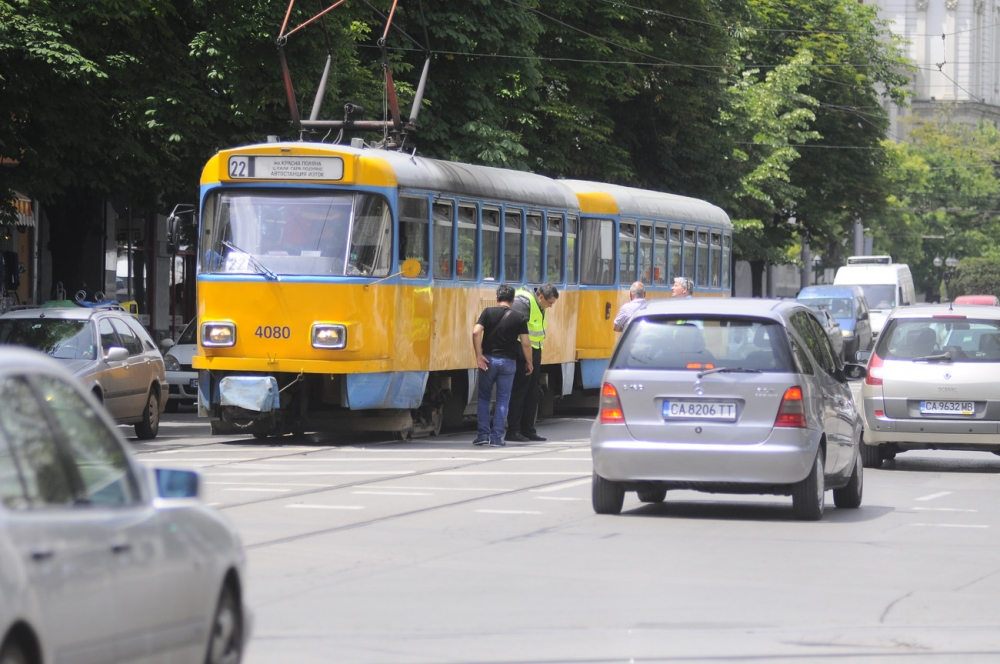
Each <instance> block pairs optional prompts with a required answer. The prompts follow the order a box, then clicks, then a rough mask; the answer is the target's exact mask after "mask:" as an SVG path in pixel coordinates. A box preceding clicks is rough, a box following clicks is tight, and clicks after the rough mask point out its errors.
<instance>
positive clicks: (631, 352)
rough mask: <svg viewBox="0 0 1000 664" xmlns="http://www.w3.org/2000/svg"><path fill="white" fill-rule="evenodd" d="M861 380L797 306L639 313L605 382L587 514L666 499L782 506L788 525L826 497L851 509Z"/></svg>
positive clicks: (857, 494)
mask: <svg viewBox="0 0 1000 664" xmlns="http://www.w3.org/2000/svg"><path fill="white" fill-rule="evenodd" d="M864 373H865V369H864V367H862V366H859V365H856V364H852V365H846V366H845V365H842V364H841V362H840V360H839V358H838V357H837V355H836V353H835V352H834V350H833V347H832V345H831V344H830V341H829V338H828V337H827V335H826V333H825V332H824V331H823V327H822V326H821V325H820V322H819V321H818V320H817V319H816V316H815V315H814V314H813V312H812V311H811V310H810V309H808V308H807V307H805V306H804V305H802V304H800V303H798V302H795V301H789V300H758V299H745V300H743V299H733V300H728V299H727V300H722V299H718V300H716V299H712V300H709V299H697V300H681V301H679V302H678V301H676V300H666V301H651V302H649V303H648V304H647V305H646V307H645V308H644V309H642V310H640V311H639V312H638V313H637V314H636V316H635V318H633V319H632V322H631V323H630V325H629V327H628V329H627V330H626V331H625V333H624V334H623V335H622V338H621V339H620V341H619V343H618V346H617V347H616V349H615V352H614V354H613V355H612V358H611V362H610V365H609V367H608V369H607V371H606V372H605V375H604V385H603V387H602V390H601V404H600V412H599V414H598V417H597V420H596V421H595V422H594V425H593V427H592V428H591V434H590V436H591V451H592V454H593V460H594V475H593V487H592V499H593V506H594V510H595V511H596V512H597V513H598V514H617V513H619V512H620V511H621V509H622V504H623V500H624V495H625V492H626V491H635V492H637V493H638V495H639V500H641V501H643V502H660V501H662V500H664V498H665V496H666V493H667V491H668V490H670V489H695V490H701V491H710V492H719V493H767V494H776V495H791V496H792V508H793V512H794V514H795V516H796V517H797V518H799V519H811V520H815V519H819V518H821V517H822V515H823V509H824V504H825V498H824V496H825V493H826V490H827V489H833V500H834V503H835V504H836V505H837V506H838V507H858V506H859V505H860V504H861V494H862V481H863V478H862V465H861V460H860V458H859V456H858V446H859V441H860V438H861V432H862V424H861V418H860V416H859V414H858V412H857V410H856V408H855V406H854V400H853V399H852V397H851V390H850V389H849V387H848V385H847V381H848V378H859V377H863V376H864Z"/></svg>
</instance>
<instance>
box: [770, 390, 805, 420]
mask: <svg viewBox="0 0 1000 664" xmlns="http://www.w3.org/2000/svg"><path fill="white" fill-rule="evenodd" d="M774 426H776V427H802V428H804V427H805V426H806V407H805V403H804V402H803V401H802V388H801V387H798V386H796V387H789V388H788V389H787V390H785V396H783V397H781V406H779V407H778V417H776V418H775V419H774Z"/></svg>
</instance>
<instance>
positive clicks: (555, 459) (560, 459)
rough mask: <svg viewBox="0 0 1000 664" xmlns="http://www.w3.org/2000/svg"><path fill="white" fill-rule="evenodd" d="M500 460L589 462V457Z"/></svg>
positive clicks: (513, 459)
mask: <svg viewBox="0 0 1000 664" xmlns="http://www.w3.org/2000/svg"><path fill="white" fill-rule="evenodd" d="M500 460H501V461H577V462H579V461H585V462H587V463H590V462H591V461H590V459H589V458H588V459H573V458H570V457H528V458H518V457H514V458H512V459H500Z"/></svg>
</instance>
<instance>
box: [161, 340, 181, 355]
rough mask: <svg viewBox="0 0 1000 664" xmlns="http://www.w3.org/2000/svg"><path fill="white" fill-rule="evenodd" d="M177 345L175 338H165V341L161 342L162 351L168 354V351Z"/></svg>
mask: <svg viewBox="0 0 1000 664" xmlns="http://www.w3.org/2000/svg"><path fill="white" fill-rule="evenodd" d="M176 345H177V342H175V341H174V340H173V339H164V340H163V341H161V342H160V352H162V353H163V354H164V355H166V354H167V351H168V350H170V349H171V348H173V347H174V346H176Z"/></svg>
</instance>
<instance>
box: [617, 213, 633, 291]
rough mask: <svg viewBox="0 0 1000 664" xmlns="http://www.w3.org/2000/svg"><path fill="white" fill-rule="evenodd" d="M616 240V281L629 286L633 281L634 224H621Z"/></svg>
mask: <svg viewBox="0 0 1000 664" xmlns="http://www.w3.org/2000/svg"><path fill="white" fill-rule="evenodd" d="M618 242H619V243H620V244H619V249H618V261H619V262H618V283H619V284H621V285H622V286H629V285H631V284H632V282H633V281H635V268H636V260H635V259H636V255H635V224H626V223H622V224H621V229H620V230H619V232H618Z"/></svg>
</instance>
